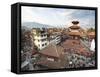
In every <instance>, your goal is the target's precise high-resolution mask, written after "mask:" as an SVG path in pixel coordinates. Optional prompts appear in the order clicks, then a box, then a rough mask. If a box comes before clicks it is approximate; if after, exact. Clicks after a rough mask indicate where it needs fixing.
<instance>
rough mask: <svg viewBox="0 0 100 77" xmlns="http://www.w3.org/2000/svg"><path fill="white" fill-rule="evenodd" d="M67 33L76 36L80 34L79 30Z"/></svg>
mask: <svg viewBox="0 0 100 77" xmlns="http://www.w3.org/2000/svg"><path fill="white" fill-rule="evenodd" d="M68 34H69V35H76V36H77V35H78V36H79V35H81V33H80V32H68Z"/></svg>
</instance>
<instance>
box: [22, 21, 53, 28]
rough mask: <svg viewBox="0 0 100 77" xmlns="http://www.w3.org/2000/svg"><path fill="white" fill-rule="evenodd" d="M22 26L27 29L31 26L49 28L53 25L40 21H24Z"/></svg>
mask: <svg viewBox="0 0 100 77" xmlns="http://www.w3.org/2000/svg"><path fill="white" fill-rule="evenodd" d="M22 26H23V27H27V28H29V29H32V28H51V27H53V26H50V25H46V24H41V23H37V22H24V23H22Z"/></svg>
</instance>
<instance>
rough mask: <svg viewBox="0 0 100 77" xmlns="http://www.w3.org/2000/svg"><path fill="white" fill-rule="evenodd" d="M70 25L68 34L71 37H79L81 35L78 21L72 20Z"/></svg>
mask: <svg viewBox="0 0 100 77" xmlns="http://www.w3.org/2000/svg"><path fill="white" fill-rule="evenodd" d="M72 24H73V25H72V26H70V27H69V28H68V35H69V36H71V38H72V39H79V38H80V36H81V32H80V31H81V28H80V26H78V24H79V21H72Z"/></svg>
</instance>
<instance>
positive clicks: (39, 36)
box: [32, 28, 61, 50]
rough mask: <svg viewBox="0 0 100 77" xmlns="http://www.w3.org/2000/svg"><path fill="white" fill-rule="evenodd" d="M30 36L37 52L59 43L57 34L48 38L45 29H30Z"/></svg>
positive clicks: (59, 38)
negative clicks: (31, 35)
mask: <svg viewBox="0 0 100 77" xmlns="http://www.w3.org/2000/svg"><path fill="white" fill-rule="evenodd" d="M32 34H33V38H34V44H35V46H36V47H37V48H38V49H39V50H42V49H44V48H45V47H47V46H48V45H49V44H53V43H54V44H58V43H60V41H61V37H60V35H59V33H53V34H51V35H50V36H49V37H48V36H47V31H46V29H39V28H34V29H32Z"/></svg>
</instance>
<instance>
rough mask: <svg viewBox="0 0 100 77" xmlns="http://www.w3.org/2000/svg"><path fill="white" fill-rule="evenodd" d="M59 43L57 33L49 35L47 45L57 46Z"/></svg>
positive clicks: (59, 39)
mask: <svg viewBox="0 0 100 77" xmlns="http://www.w3.org/2000/svg"><path fill="white" fill-rule="evenodd" d="M60 42H61V36H60V35H59V34H58V33H54V34H52V35H50V37H49V41H48V43H49V44H50V43H54V44H59V43H60Z"/></svg>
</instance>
